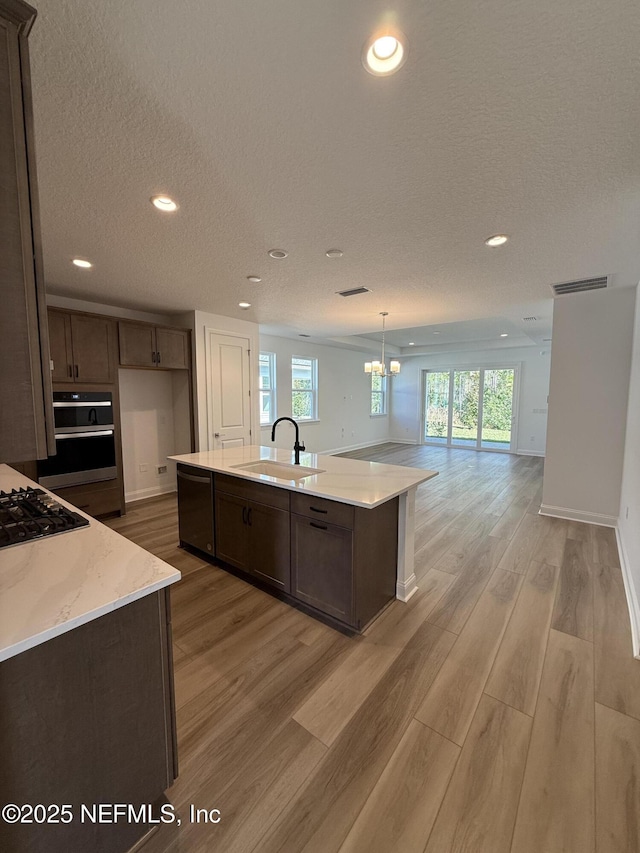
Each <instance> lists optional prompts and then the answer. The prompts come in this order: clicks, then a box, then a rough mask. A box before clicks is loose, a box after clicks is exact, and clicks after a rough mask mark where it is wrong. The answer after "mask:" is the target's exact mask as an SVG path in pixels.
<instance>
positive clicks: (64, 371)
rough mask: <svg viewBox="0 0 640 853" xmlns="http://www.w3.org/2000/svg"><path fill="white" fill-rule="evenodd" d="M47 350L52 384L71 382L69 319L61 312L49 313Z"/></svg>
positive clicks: (71, 359) (71, 356) (71, 358)
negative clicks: (50, 362) (49, 357)
mask: <svg viewBox="0 0 640 853" xmlns="http://www.w3.org/2000/svg"><path fill="white" fill-rule="evenodd" d="M48 315H49V350H50V353H51V361H52V362H53V370H52V371H51V378H52V379H53V381H54V382H73V354H72V352H71V318H70V317H69V315H68V314H64V313H62V312H61V311H49V312H48Z"/></svg>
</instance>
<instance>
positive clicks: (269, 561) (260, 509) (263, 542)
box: [247, 501, 291, 592]
mask: <svg viewBox="0 0 640 853" xmlns="http://www.w3.org/2000/svg"><path fill="white" fill-rule="evenodd" d="M247 520H248V524H249V568H250V570H251V573H252V574H253V575H255V577H257V578H259V579H260V580H262V581H265V583H268V584H271V585H272V586H275V587H277V588H278V589H281V590H283V591H284V592H289V591H290V590H291V560H290V556H289V547H290V537H289V513H288V512H287V511H286V510H282V509H275V508H274V507H271V506H265V505H264V504H259V503H254V501H249V512H248V519H247Z"/></svg>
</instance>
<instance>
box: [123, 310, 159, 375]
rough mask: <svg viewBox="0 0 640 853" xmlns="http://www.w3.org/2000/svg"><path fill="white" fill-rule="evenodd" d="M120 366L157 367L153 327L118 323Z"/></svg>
mask: <svg viewBox="0 0 640 853" xmlns="http://www.w3.org/2000/svg"><path fill="white" fill-rule="evenodd" d="M118 338H119V341H120V364H122V365H124V366H126V367H155V366H156V336H155V329H154V327H153V326H148V325H145V324H142V323H125V322H123V321H122V320H121V321H120V322H119V323H118Z"/></svg>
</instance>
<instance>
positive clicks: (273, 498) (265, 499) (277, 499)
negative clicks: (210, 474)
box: [214, 474, 289, 510]
mask: <svg viewBox="0 0 640 853" xmlns="http://www.w3.org/2000/svg"><path fill="white" fill-rule="evenodd" d="M214 484H215V489H216V491H217V492H225V493H226V494H228V495H235V496H236V497H239V498H245V499H246V500H250V501H256V503H260V504H264V505H265V506H272V507H275V508H276V509H286V510H288V509H289V492H288V491H287V490H286V489H279V488H278V487H277V486H267V485H265V484H263V483H253V482H251V480H243V479H242V478H241V477H229V476H228V475H227V474H215V475H214Z"/></svg>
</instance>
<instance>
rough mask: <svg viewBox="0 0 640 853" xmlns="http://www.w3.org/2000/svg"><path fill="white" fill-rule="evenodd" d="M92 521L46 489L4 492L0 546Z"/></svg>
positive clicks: (0, 497)
mask: <svg viewBox="0 0 640 853" xmlns="http://www.w3.org/2000/svg"><path fill="white" fill-rule="evenodd" d="M88 524H89V521H88V519H86V518H84V516H82V515H79V514H78V513H77V512H72V511H71V510H70V509H67V508H66V507H65V506H62V504H59V503H58V501H56V500H54V499H53V498H52V497H51V496H50V495H48V494H47V493H46V492H44V491H43V490H42V489H33V488H27V489H12V490H11V491H10V492H0V548H6V547H7V546H9V545H17V544H19V543H20V542H30V541H31V540H32V539H40V538H42V537H43V536H52V535H55V534H56V533H66V532H67V531H68V530H76V529H77V528H79V527H86V526H87V525H88Z"/></svg>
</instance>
